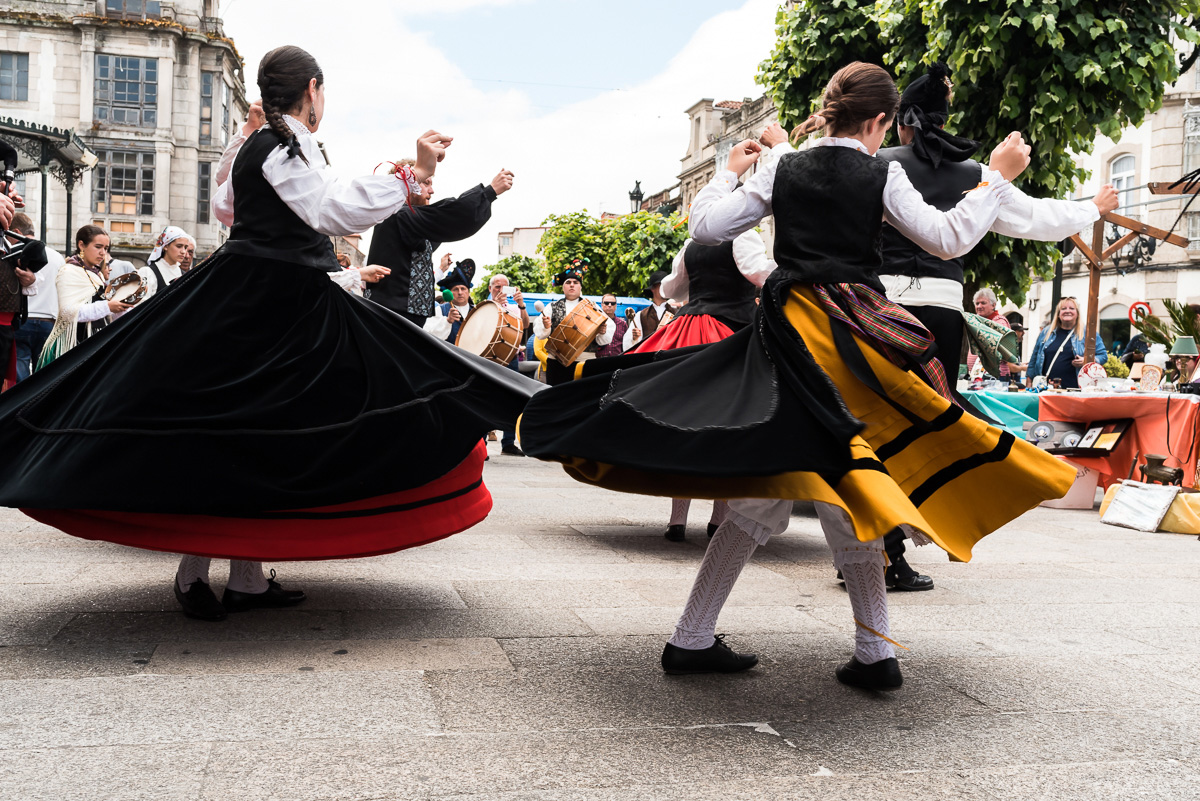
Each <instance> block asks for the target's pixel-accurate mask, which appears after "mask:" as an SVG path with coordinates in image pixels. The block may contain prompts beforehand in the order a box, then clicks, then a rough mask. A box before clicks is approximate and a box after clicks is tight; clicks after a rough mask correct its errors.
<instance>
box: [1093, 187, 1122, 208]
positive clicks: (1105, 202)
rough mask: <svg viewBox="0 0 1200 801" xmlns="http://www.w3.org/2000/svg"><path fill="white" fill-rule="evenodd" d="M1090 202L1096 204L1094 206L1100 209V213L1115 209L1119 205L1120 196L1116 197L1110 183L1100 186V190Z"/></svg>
mask: <svg viewBox="0 0 1200 801" xmlns="http://www.w3.org/2000/svg"><path fill="white" fill-rule="evenodd" d="M1092 202H1093V203H1095V204H1096V208H1098V209H1100V213H1101V214H1106V213H1108V212H1110V211H1116V209H1117V206H1119V205H1121V201H1120V198H1118V197H1117V190H1116V189H1114V188H1113V185H1112V184H1105V185H1104V186H1102V187H1100V191H1099V192H1097V193H1096V196H1095V197H1094V198H1092Z"/></svg>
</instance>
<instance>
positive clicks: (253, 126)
mask: <svg viewBox="0 0 1200 801" xmlns="http://www.w3.org/2000/svg"><path fill="white" fill-rule="evenodd" d="M266 124H267V114H266V112H265V111H263V107H262V100H255V101H254V102H253V103H251V104H250V113H249V114H248V115H247V116H246V124H245V125H243V126H242V136H249V135H250V134H252V133H254V132H255V131H257V130H258V129H259V128H261V127H263V126H264V125H266Z"/></svg>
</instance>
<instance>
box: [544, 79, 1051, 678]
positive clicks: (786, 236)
mask: <svg viewBox="0 0 1200 801" xmlns="http://www.w3.org/2000/svg"><path fill="white" fill-rule="evenodd" d="M823 100H824V111H822V113H821V115H817V116H814V117H813V118H811V119H810V120H809V121H808V122H807V123H805V125H803V126H801V128H800V129H799V131H798V132H797V133H798V134H799V135H807V134H808V133H812V132H814V131H816V130H819V129H821V128H825V129H827V130H828V133H829V136H826V137H824V138H822V139H820V140H819V141H817V142H816V143H815V144H816V146H815V147H812V148H810V149H808V150H804V151H801V152H796V153H788V154H785V155H783V156H782V157H780V158H779V159H777V160H774V161H772V162H770V163H768V164H766V165H762V166H760V168H759V169H758V170H757V171H756V172H755V174H754V175H753V176H752V177H750V178H749V179H748V180H747V181H746V183H745V185H744V186H741V187H737V180H738V175H739V174H742V173H744V172H746V171H747V170H749V168H750V167H751V166H752V165H753V164H754V163H755V162H756V161H757V160H758V157H759V155H760V153H761V151H762V148H761V146H760V145H759V144H758V143H757V142H754V141H751V140H747V141H745V142H742V143H741V144H739V145H737V146H735V147H734V148H733V150H732V151H731V154H730V157H729V164H728V169H726V170H723V171H722V172H719V173H718V174H717V175H716V176H715V177H714V178H713V180H712V181H711V182H710V183H709V185H708V186H707V187H705V188H704V189H703V190H702V191H701V192H700V193H699V194H698V195H697V196H696V198H695V200H694V201H693V203H692V209H691V221H690V233H691V235H692V238H693V239H694V240H695V241H697V242H699V243H701V244H706V245H715V244H717V243H719V242H722V241H728V240H731V239H733V238H734V237H736V236H738V235H739V234H741V233H742V232H744V231H748V230H750V229H752V228H753V227H755V226H756V225H757V224H758V223H759V221H760V220H761V219H762V218H763V217H764V216H766V215H768V214H771V213H774V215H775V227H776V239H775V253H774V256H775V261H776V263H777V265H778V267H777V268H776V270H775V271H774V272H772V273H771V275H770V277H769V278H767V280H766V283H765V285H764V287H763V290H762V294H761V304H760V306H759V310H758V312H757V313H756V316H755V320H754V323H753V324H752V325H750V326H747V327H746V328H744V329H742V330H741V331H739V332H737V333H735V334H733V335H732V336H730V337H728V338H726V339H723V340H721V341H720V342H717V343H714V344H711V345H705V346H702V349H701V350H699V351H698V352H689V351H686V350H684V351H663V352H660V353H658V354H648V358H649V357H655V358H653V359H652V360H649V361H648V362H647V363H645V364H640V365H635V366H631V367H629V368H627V369H624V370H621V371H620V372H617V373H615V374H612V375H604V376H597V377H595V378H585V379H583V380H579V381H575V382H572V383H571V384H567V385H564V386H561V387H553V388H551V389H549V390H547V391H546V392H544V393H541V394H539V395H537V396H536V397H534V398H533V399H532V400H531V401H530V403H529V406H528V407H527V408H526V410H525V414H524V416H523V418H522V429H521V435H522V438H521V444H522V446H523V447H524V448H525V451H526V453H528V454H530V455H531V456H538V457H540V458H544V459H553V460H556V461H560V462H563V463H564V464H565V466H566V468H567V471H568V473H569V474H571V475H572V476H573V477H575V478H577V479H579V480H581V481H585V482H588V483H593V484H597V485H600V486H603V487H606V488H608V489H615V490H622V491H626V492H638V493H643V494H654V495H668V496H673V497H691V498H734V499H738V500H732V501H730V502H729V506H730V510H729V514H728V516H727V517H726V519H725V522H724V523H722V524H721V526H720V527H719V528H718V529H717V531H716V533H715V534H714V536H713V538H712V541H711V542H710V543H709V546H708V549H707V551H706V552H705V555H704V559H703V561H702V562H701V566H700V570H699V573H698V575H697V577H696V581H695V583H694V584H693V587H692V590H691V592H690V594H689V596H688V599H687V604H686V606H685V607H684V612H683V615H682V616H681V617H680V620H679V622H678V624H677V625H676V628H675V633H674V635H673V636H672V637H671V639H670V640H669V641H668V643H667V645H666V647H665V648H664V651H663V655H662V667H663V669H664V670H665V671H666V672H668V673H707V672H734V671H740V670H747V669H749V668H751V667H753V666H754V665H756V664H757V662H758V659H757V657H755V656H754V655H752V654H739V653H735V652H734V651H733V650H732V649H731V648H730V647H729V646H728V645H726V644H725V643H724V642H723V640H722V639H721V638H720V637H718V636H716V634H715V630H716V621H717V616H718V614H719V613H720V611H721V607H722V606H723V604H724V603H725V600H726V599H727V598H728V596H729V593H730V591H731V590H732V588H733V585H734V583H735V582H736V580H737V578H738V576H739V575H740V573H741V571H742V568H743V567H744V566H745V565H746V564H747V563H748V562H749V560H750V557H751V555H752V554H753V552H754V550H755V549H756V548H757V547H758V546H759V545H762V544H764V543H766V541H767V540H768V539H769V538H770V537H771V536H773V535H774V534H777V533H779V532H781V531H783V530H784V529H785V528H786V527H787V525H788V518H789V515H790V512H791V505H792V500H793V499H802V500H812V501H816V502H817V510H818V515H819V517H820V519H821V524H822V528H823V529H824V532H825V537H826V540H827V541H828V543H829V545H830V548H831V550H832V551H833V555H834V564H835V565H836V566H837V567H838V569H840V570H841V571H842V573H843V575H844V576H845V582H846V590H847V594H848V595H849V596H850V603H851V608H852V610H853V613H854V621H855V624H856V626H857V630H856V635H855V647H854V655H853V657H852V658H851V659H850V661H849V662H847V663H846V664H845V665H843V666H842V667H840V668H839V669H838V670H837V672H836V676H837V679H838V681H840V682H842V683H844V684H848V685H852V686H855V687H862V688H867V689H874V690H889V689H895V688H897V687H899V686H900V685H901V684H902V677H901V673H900V667H899V663H898V662H897V660H896V658H895V653H894V651H893V650H892V645H893V644H894V643H893V641H892V640H891V639H890V636H889V618H888V612H887V595H886V588H885V586H884V568H885V565H886V558H885V555H884V545H883V537H884V535H885V534H887V532H889V531H891V530H892V529H894V528H897V527H903V528H904V529H905V530H906V531H907V532H908V533H909V536H911V537H915V538H917V539H919V540H920V541H922V542H928V541H932V542H934V543H936V544H938V545H939V546H941V547H942V548H943V549H945V550H946V551H947V552H948V553H950V554H951V555H952V556H953V557H954V558H957V559H960V560H963V561H966V560H969V559H970V557H971V549H972V547H973V545H974V544H975V543H976V542H977V541H979V540H980V539H981V538H983V537H984V536H985V535H987V534H988V533H989V532H991V531H994V530H995V529H996V528H999V527H1000V526H1002V525H1004V524H1005V523H1007V522H1008V521H1009V520H1012V519H1013V518H1015V517H1017V516H1018V515H1020V514H1022V513H1024V512H1025V511H1027V510H1029V509H1031V508H1033V507H1034V506H1036V505H1037V504H1038V503H1040V502H1041V501H1043V500H1045V499H1048V498H1058V497H1061V496H1062V495H1063V494H1065V493H1066V491H1067V489H1069V488H1070V486H1071V483H1072V481H1073V480H1074V477H1075V473H1074V470H1073V469H1072V468H1070V467H1068V466H1066V465H1064V464H1063V463H1062V462H1060V461H1058V460H1057V459H1055V458H1054V457H1052V456H1050V455H1049V454H1046V453H1045V452H1043V451H1039V450H1038V449H1036V448H1034V447H1032V446H1030V445H1028V444H1027V443H1025V442H1022V441H1017V440H1016V439H1015V438H1014V437H1013V436H1012V435H1011V434H1008V433H1006V432H1003V431H1001V430H999V429H995V428H991V427H989V426H988V425H987V424H986V423H984V422H983V421H981V420H977V419H976V418H973V417H970V416H969V415H964V414H963V411H962V409H961V408H959V407H958V406H956V405H954V404H953V403H952V402H951V401H950V400H949V399H948V397H947V395H948V394H949V392H948V388H947V386H946V379H945V376H944V375H943V374H942V373H941V369H940V365H939V364H938V363H937V362H936V361H931V357H932V353H933V351H932V349H931V347H930V346H931V344H932V341H931V339H930V337H929V334H928V332H927V331H926V330H925V329H924V328H923V327H922V326H921V324H920V323H919V322H917V320H916V319H915V318H914V317H912V316H911V315H909V314H908V313H907V312H905V311H904V310H902V309H900V308H899V307H898V306H896V305H895V304H893V303H891V302H890V301H888V300H887V298H886V297H884V294H883V287H882V286H881V285H880V283H879V280H878V277H877V273H878V271H879V268H880V265H881V260H880V255H879V250H878V245H877V243H878V239H879V233H880V228H881V226H882V224H883V221H884V219H885V218H886V219H887V220H888V222H890V223H891V224H892V225H894V226H896V227H897V228H898V229H899V230H901V231H902V232H903V233H904V234H905V236H908V237H909V238H911V239H912V240H913V241H914V242H917V243H919V244H920V245H921V246H922V247H924V248H926V249H927V250H929V251H930V252H932V253H936V254H941V256H942V258H952V257H953V256H955V255H957V254H959V253H964V252H966V251H968V250H970V248H971V247H973V246H974V245H975V244H976V243H977V242H978V241H979V239H980V238H981V237H982V236H983V235H984V233H985V232H986V231H987V230H988V228H989V227H990V226H991V225H992V223H993V222H994V221H995V219H996V216H997V214H998V213H999V212H1000V209H1001V208H1002V207H1004V205H1005V204H1006V203H1007V202H1008V201H1009V198H1010V196H1011V194H1012V193H1011V186H1010V183H1009V182H1010V181H1011V180H1012V179H1013V178H1014V177H1016V176H1017V175H1018V174H1020V173H1021V171H1022V170H1024V168H1025V166H1026V165H1027V164H1028V163H1029V155H1028V154H1029V148H1028V147H1027V146H1025V144H1024V142H1023V141H1022V140H1021V138H1020V134H1017V133H1014V134H1011V135H1010V136H1009V137H1008V138H1007V139H1006V140H1005V141H1004V142H1003V143H1002V144H1001V145H1000V146H999V147H997V148H996V150H995V151H994V152H993V153H992V159H991V163H990V165H989V167H988V168H986V169H984V171H983V174H982V181H981V184H980V186H979V187H977V188H975V189H974V191H972V192H970V193H969V194H968V195H967V197H966V198H965V199H964V200H963V201H962V202H961V203H959V204H958V206H956V207H955V208H954V209H953V210H950V211H948V212H942V211H939V210H938V209H936V208H934V207H933V206H930V205H929V204H927V203H925V202H924V201H923V200H922V198H921V195H920V194H919V193H918V192H917V191H916V190H915V189H914V188H913V186H912V184H911V183H910V182H909V181H908V179H907V178H906V177H905V175H904V171H903V170H902V169H901V168H900V167H899V165H896V164H888V163H887V162H883V161H881V160H879V159H876V158H875V157H874V154H875V151H876V150H877V149H878V148H879V146H880V144H881V143H882V141H883V138H884V136H885V134H886V133H887V131H888V129H889V128H890V127H891V124H892V119H893V117H894V116H895V113H896V108H897V105H898V102H899V95H898V93H897V92H896V87H895V84H894V83H893V82H892V79H891V76H889V75H888V74H887V72H886V71H884V70H883V69H882V68H880V67H877V66H873V65H870V64H864V63H854V64H851V65H849V66H847V67H844V68H842V69H841V70H839V71H838V72H837V73H836V74H835V75H834V76H833V77H832V79H830V82H829V84H828V86H827V87H826V90H825V94H824V98H823ZM680 353H682V354H684V355H682V356H679V357H676V358H671V355H672V354H680ZM927 382H928V383H927ZM931 385H932V386H931ZM933 387H937V388H938V389H937V390H935V389H934V388H933ZM639 442H655V443H656V445H657V447H655V448H654V449H647V448H639V447H636V443H639ZM996 487H1003V488H1004V502H1002V503H994V502H993V503H987V504H981V503H978V498H979V497H982V496H983V495H984V494H985V493H986V494H987V496H988V497H995V488H996Z"/></svg>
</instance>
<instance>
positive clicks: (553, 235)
mask: <svg viewBox="0 0 1200 801" xmlns="http://www.w3.org/2000/svg"><path fill="white" fill-rule="evenodd" d="M542 225H545V226H549V227H548V228H547V229H546V232H545V233H544V234H542V239H541V241H540V242H538V249H537V252H538V253H541V254H542V255H543V256H544V257H545V258H546V272H547V274H548V275H549V276H550V278H551V279H553V277H554V275H556V274H557V273H560V272H562V271H563V270H564V269H566V268H567V266H568V265H569V264H570V263H571V262H572V261H574V260H575V259H587V261H588V271H587V273H585V274H584V276H583V291H584V293H586V294H591V295H595V294H598V293H600V292H603V291H604V286H605V275H606V274H607V272H608V264H607V254H608V243H607V241H606V238H605V233H604V226H603V224H602V223H601V222H600V220H597V219H596V218H595V217H593V216H591V215H590V214H588V213H587V212H586V211H573V212H571V213H570V214H551V215H550V216H549V217H547V218H546V219H545V220H543V221H542Z"/></svg>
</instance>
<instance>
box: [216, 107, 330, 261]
mask: <svg viewBox="0 0 1200 801" xmlns="http://www.w3.org/2000/svg"><path fill="white" fill-rule="evenodd" d="M280 143H281V140H280V138H279V135H278V134H277V133H275V132H274V131H272V130H271V129H270V128H262V129H260V130H258V131H255V132H254V133H253V134H251V135H250V138H249V139H247V140H246V144H244V145H242V149H241V150H240V151H239V152H238V154H237V158H235V159H234V161H233V171H232V173H231V176H230V180H231V181H233V220H234V221H233V228H231V229H230V231H229V241H228V242H226V243H225V246H224V250H225V251H226V252H228V253H238V254H242V255H246V256H255V257H259V258H270V259H276V260H279V261H288V262H292V263H294V264H302V265H306V266H309V267H319V268H321V269H323V270H340V269H341V266H340V265H339V264H338V263H337V255H336V254H335V253H334V251H333V243H332V242H330V241H329V237H327V236H325V235H324V234H320V233H317V232H316V231H314V230H313V229H312V228H309V227H308V224H307V223H305V222H304V220H301V219H300V217H299V216H298V215H297V214H296V212H294V211H292V210H291V209H289V208H288V206H287V204H286V203H284V202H283V201H282V200H280V198H279V195H278V194H276V192H275V188H274V187H273V186H271V184H270V183H268V182H267V179H266V178H264V177H263V174H262V167H263V162H265V161H266V160H267V157H268V156H270V155H271V154H272V153H274V152H275V149H276V148H278V147H279V146H280ZM296 158H297V159H298V158H300V157H299V156H296ZM313 169H317V167H316V166H314V167H313Z"/></svg>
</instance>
